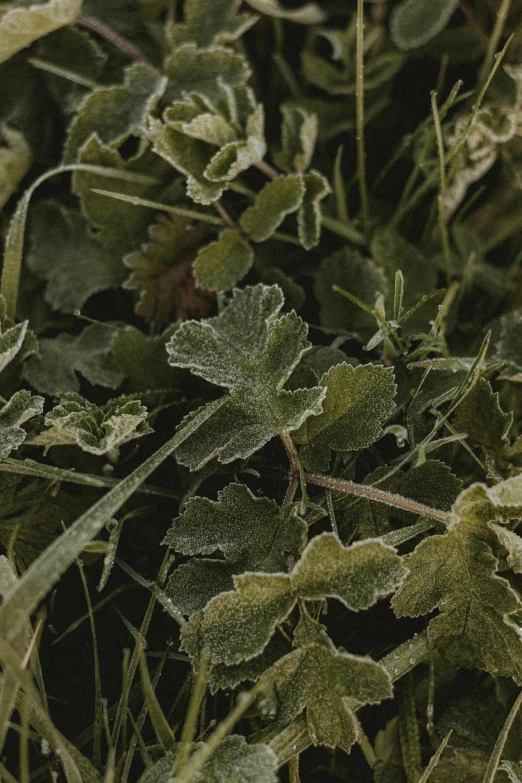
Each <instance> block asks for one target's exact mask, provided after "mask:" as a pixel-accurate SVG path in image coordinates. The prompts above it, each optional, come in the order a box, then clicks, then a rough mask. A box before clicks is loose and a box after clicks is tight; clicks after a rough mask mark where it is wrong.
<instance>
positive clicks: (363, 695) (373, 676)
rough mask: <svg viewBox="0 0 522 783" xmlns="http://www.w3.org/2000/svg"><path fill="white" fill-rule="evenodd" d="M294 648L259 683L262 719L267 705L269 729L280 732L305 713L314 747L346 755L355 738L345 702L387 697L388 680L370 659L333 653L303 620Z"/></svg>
mask: <svg viewBox="0 0 522 783" xmlns="http://www.w3.org/2000/svg"><path fill="white" fill-rule="evenodd" d="M294 644H296V646H298V649H297V650H294V651H293V652H291V653H289V654H288V655H285V656H284V657H283V658H281V659H280V660H279V661H277V662H276V663H275V664H274V665H273V666H271V667H270V669H268V670H267V671H265V672H264V674H263V675H262V676H261V678H260V680H259V688H260V689H261V697H260V699H259V706H260V712H261V715H263V711H264V710H263V707H264V705H265V703H266V702H268V705H269V706H270V710H271V713H272V714H270V715H269V717H271V718H272V720H274V723H275V726H274V728H279V729H281V728H283V727H284V726H286V725H287V724H289V723H290V722H291V721H292V720H294V719H295V718H296V717H297V716H298V715H300V714H301V712H303V710H306V722H307V726H308V731H309V732H310V737H311V738H312V742H313V743H314V745H328V746H329V747H340V748H343V749H344V750H345V751H346V752H348V751H349V750H350V748H351V746H352V745H353V743H354V742H355V740H356V738H357V728H356V726H357V724H356V721H355V716H354V714H353V711H352V710H351V708H350V706H349V704H348V702H347V700H348V699H349V698H355V699H357V701H358V702H360V703H362V704H367V703H376V702H379V701H381V700H382V699H386V698H389V697H390V696H391V695H392V687H391V680H390V676H389V674H388V673H387V672H386V670H385V669H384V668H383V667H382V666H381V665H380V664H378V663H376V662H375V661H373V660H372V659H371V658H364V657H361V656H358V655H350V654H349V653H345V652H339V651H338V650H336V648H335V646H334V645H333V644H332V642H331V640H330V639H329V637H328V636H327V634H326V633H325V632H324V626H322V625H320V624H319V623H316V622H314V621H313V620H312V619H311V618H310V617H309V616H307V615H305V616H304V617H303V618H302V619H301V620H300V622H299V625H298V626H297V629H296V632H295V636H294ZM263 691H264V692H265V693H263ZM274 712H275V715H274V714H273V713H274Z"/></svg>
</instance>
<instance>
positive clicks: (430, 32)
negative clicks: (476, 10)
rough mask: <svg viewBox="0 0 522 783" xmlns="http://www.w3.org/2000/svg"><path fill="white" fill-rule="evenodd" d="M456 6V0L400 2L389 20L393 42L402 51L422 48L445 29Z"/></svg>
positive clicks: (407, 0) (408, 0)
mask: <svg viewBox="0 0 522 783" xmlns="http://www.w3.org/2000/svg"><path fill="white" fill-rule="evenodd" d="M458 4H459V3H458V0H435V1H434V2H433V1H432V0H402V2H401V3H399V5H398V6H397V7H396V8H394V9H393V12H392V15H391V20H390V31H391V36H392V38H393V40H394V42H395V43H396V44H397V46H398V47H399V49H403V50H407V49H416V48H417V47H418V46H422V45H423V44H425V43H427V42H428V41H429V40H430V39H431V38H434V37H435V36H436V35H437V33H440V32H441V30H443V29H444V28H445V27H446V24H447V23H448V22H449V20H450V18H451V17H452V16H453V13H454V12H455V10H456V8H457V6H458Z"/></svg>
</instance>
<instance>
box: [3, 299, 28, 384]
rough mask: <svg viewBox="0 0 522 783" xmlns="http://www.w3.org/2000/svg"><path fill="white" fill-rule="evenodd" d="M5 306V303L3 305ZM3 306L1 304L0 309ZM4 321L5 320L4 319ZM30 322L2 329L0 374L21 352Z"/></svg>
mask: <svg viewBox="0 0 522 783" xmlns="http://www.w3.org/2000/svg"><path fill="white" fill-rule="evenodd" d="M3 304H4V306H5V302H4V303H3ZM1 306H2V305H1V304H0V307H1ZM2 320H3V319H2ZM28 325H29V322H28V321H24V322H23V323H21V324H16V326H10V327H8V328H7V329H5V330H3V331H2V329H1V327H0V372H2V370H3V369H5V367H7V365H8V364H9V362H11V361H12V360H13V359H14V357H15V356H16V354H17V353H18V352H19V351H20V349H21V347H22V345H23V343H24V340H25V338H26V335H27V327H28Z"/></svg>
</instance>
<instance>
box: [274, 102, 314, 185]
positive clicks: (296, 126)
mask: <svg viewBox="0 0 522 783" xmlns="http://www.w3.org/2000/svg"><path fill="white" fill-rule="evenodd" d="M281 113H282V115H283V123H282V126H281V150H280V151H278V152H276V153H275V155H274V163H275V164H276V166H279V168H280V169H282V170H283V171H286V172H288V173H290V172H293V171H296V172H297V173H302V172H304V171H306V169H307V168H308V166H309V165H310V163H311V160H312V156H313V154H314V149H315V143H316V141H317V115H316V114H312V113H311V112H308V111H306V110H305V109H302V108H300V107H299V106H295V107H294V106H282V107H281Z"/></svg>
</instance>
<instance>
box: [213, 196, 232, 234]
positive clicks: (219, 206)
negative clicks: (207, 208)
mask: <svg viewBox="0 0 522 783" xmlns="http://www.w3.org/2000/svg"><path fill="white" fill-rule="evenodd" d="M212 206H213V207H214V209H215V210H216V212H217V213H218V215H219V216H220V217H221V219H222V220H223V222H224V223H226V224H227V226H229V228H231V229H232V230H233V231H237V226H236V224H235V223H234V221H233V220H232V218H231V217H230V215H229V214H228V212H227V210H226V209H225V207H224V206H223V204H222V203H221V202H220V201H213V202H212Z"/></svg>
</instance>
